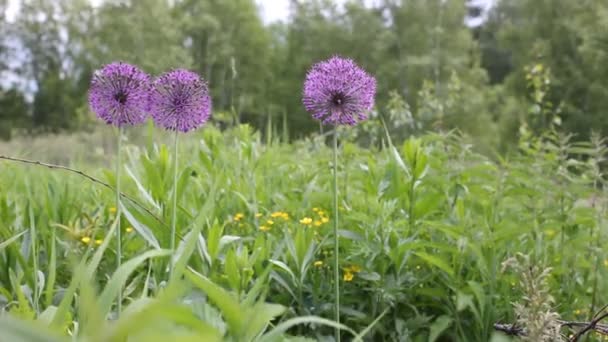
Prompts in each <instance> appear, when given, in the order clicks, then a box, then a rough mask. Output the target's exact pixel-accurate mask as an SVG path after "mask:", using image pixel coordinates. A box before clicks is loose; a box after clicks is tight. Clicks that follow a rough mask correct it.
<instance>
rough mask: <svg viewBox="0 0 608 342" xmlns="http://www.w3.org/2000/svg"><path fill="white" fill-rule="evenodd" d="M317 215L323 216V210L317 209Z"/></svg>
mask: <svg viewBox="0 0 608 342" xmlns="http://www.w3.org/2000/svg"><path fill="white" fill-rule="evenodd" d="M317 215H319V216H325V212H324V211H323V210H319V211H317Z"/></svg>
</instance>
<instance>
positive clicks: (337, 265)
mask: <svg viewBox="0 0 608 342" xmlns="http://www.w3.org/2000/svg"><path fill="white" fill-rule="evenodd" d="M333 147H334V163H333V169H334V220H333V221H334V262H335V263H334V283H335V284H334V286H335V287H336V288H335V290H336V293H335V295H336V298H335V305H336V306H335V315H336V318H335V320H336V323H338V324H340V241H339V236H338V126H337V125H336V126H334V146H333ZM335 335H336V341H337V342H340V329H338V328H336V332H335Z"/></svg>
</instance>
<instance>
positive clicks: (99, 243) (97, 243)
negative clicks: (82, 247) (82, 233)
mask: <svg viewBox="0 0 608 342" xmlns="http://www.w3.org/2000/svg"><path fill="white" fill-rule="evenodd" d="M102 242H103V240H102V239H97V240H95V244H96V245H97V246H99V245H101V243H102Z"/></svg>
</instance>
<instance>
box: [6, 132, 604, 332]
mask: <svg viewBox="0 0 608 342" xmlns="http://www.w3.org/2000/svg"><path fill="white" fill-rule="evenodd" d="M166 138H169V139H168V140H167V141H170V137H168V136H167V137H166ZM348 139H349V138H348V136H346V135H345V136H344V137H341V146H344V148H343V150H344V155H348V165H349V168H348V178H347V184H345V186H346V187H348V197H345V196H343V197H341V202H339V203H338V204H339V205H338V208H337V210H336V211H335V212H334V215H329V213H331V212H332V211H331V208H333V207H334V206H335V198H334V196H333V193H334V192H333V191H335V188H334V187H335V178H334V177H335V176H337V173H335V172H334V173H332V172H328V170H331V169H332V165H331V163H330V162H328V161H331V160H332V159H333V158H334V157H335V155H334V150H333V146H331V145H330V146H326V145H325V144H323V143H322V138H313V139H311V140H308V141H295V142H293V143H292V144H286V143H280V142H278V141H273V143H271V144H264V143H263V139H262V138H261V136H260V134H259V133H257V132H253V131H252V130H251V129H250V128H249V127H247V126H237V127H235V128H234V129H231V130H228V131H225V132H220V131H219V130H216V129H214V128H213V127H210V128H206V129H205V130H204V131H203V132H201V133H197V134H193V135H188V137H186V136H184V139H182V140H181V141H180V144H179V153H180V155H182V156H187V158H183V159H182V161H181V162H180V165H181V167H180V168H179V171H178V174H177V182H175V180H174V178H175V173H174V172H175V169H174V168H173V165H172V164H173V163H172V161H173V162H175V160H172V159H171V153H170V148H168V147H167V146H166V145H165V144H161V143H158V144H154V145H141V146H136V145H134V144H133V143H132V142H131V143H127V144H126V146H124V148H125V151H126V152H125V155H124V163H123V165H124V170H125V171H126V172H125V177H124V178H123V180H122V182H121V188H122V192H123V193H124V194H125V195H128V196H129V197H130V198H133V199H134V200H135V201H136V202H137V204H134V202H132V201H127V200H123V201H122V207H123V209H124V210H123V220H124V223H125V226H124V227H123V228H124V230H123V239H122V240H123V245H122V254H123V255H122V256H123V262H122V265H121V266H120V267H117V263H116V262H117V258H118V250H117V248H118V244H117V241H116V240H114V239H112V238H111V237H112V234H114V233H115V231H116V229H118V227H117V221H116V220H115V214H113V213H112V212H111V211H110V207H112V206H114V202H115V201H116V199H115V198H114V196H115V193H114V192H113V191H112V190H111V189H108V188H106V187H104V186H102V185H100V184H99V183H96V182H92V181H91V180H90V179H87V178H85V177H82V176H81V175H78V174H75V173H73V172H66V171H65V170H53V169H47V168H42V167H39V166H36V165H25V164H21V163H15V162H7V161H0V163H1V164H0V165H1V167H2V171H3V172H2V174H0V189H1V191H2V196H1V197H0V241H1V242H0V306H2V308H3V312H4V314H2V316H3V317H2V318H1V319H0V340H10V341H19V340H21V341H65V340H68V339H72V340H85V339H86V340H100V341H101V340H105V341H108V340H112V341H123V340H126V339H128V340H129V341H132V340H134V341H137V340H142V341H143V340H148V339H152V340H155V339H157V340H166V339H171V340H184V341H190V340H206V341H220V340H233V341H251V340H261V341H275V340H281V339H283V338H285V339H287V338H293V336H294V335H299V336H305V337H308V338H311V339H314V340H318V339H323V338H329V339H331V338H332V337H331V336H332V335H333V332H334V331H333V330H334V329H335V328H339V329H340V331H341V336H342V337H343V338H345V339H349V340H351V339H360V338H363V339H366V340H373V341H394V340H414V341H427V340H428V341H438V340H454V341H490V340H492V339H495V341H498V338H499V337H498V336H499V335H498V334H497V333H495V332H494V326H493V324H494V323H495V322H516V321H517V318H516V317H515V316H514V309H513V305H512V303H518V302H519V303H521V302H525V301H524V300H522V298H523V297H524V295H525V293H524V292H522V291H525V290H524V289H522V288H520V287H519V285H518V284H519V275H518V274H517V272H509V271H504V270H502V269H501V264H502V263H503V262H504V261H505V260H508V259H510V258H512V257H514V256H516V255H519V253H522V254H526V255H528V256H529V260H531V262H533V263H536V264H538V265H543V266H544V267H546V269H551V272H550V273H547V274H546V275H543V281H545V282H546V289H544V290H543V291H547V293H550V294H551V296H552V298H553V301H552V303H554V305H555V307H554V308H553V310H554V311H555V312H556V313H558V314H559V316H560V317H561V318H562V319H571V320H578V319H581V320H582V319H585V318H586V317H588V316H589V315H592V314H593V313H591V312H590V311H591V310H590V309H591V308H597V307H598V304H600V303H605V302H606V301H607V300H608V298H606V295H605V293H606V290H607V288H606V282H605V281H604V279H603V276H602V275H603V274H605V268H606V267H607V266H606V265H608V262H607V261H606V260H605V259H604V258H605V257H604V254H603V253H602V251H601V248H597V247H598V246H600V245H599V242H598V241H600V240H599V239H598V237H600V236H605V231H604V230H605V227H604V224H603V223H604V222H606V219H605V215H606V211H605V210H603V209H601V208H602V207H601V206H598V205H596V204H595V203H599V202H596V201H600V202H601V203H603V201H604V199H603V195H602V192H601V191H599V190H598V189H601V187H600V186H599V185H597V184H596V186H594V182H593V179H597V180H601V181H602V182H603V177H604V176H603V173H601V169H602V167H603V166H602V165H603V164H602V163H603V162H602V160H603V159H602V158H600V157H598V156H597V155H595V156H594V154H593V153H596V152H597V150H594V149H593V148H591V146H592V144H591V143H573V142H572V143H568V144H564V143H562V142H560V139H559V138H558V136H557V135H555V134H554V133H551V132H549V133H547V134H546V135H544V136H542V137H536V138H529V139H527V140H522V142H521V145H520V149H519V150H518V151H517V152H516V153H512V154H510V155H508V156H505V157H504V158H489V157H486V156H483V155H480V154H478V153H476V152H474V150H473V148H471V146H470V145H469V144H468V143H467V139H466V137H462V136H460V135H458V134H456V133H445V134H428V135H423V136H419V137H417V138H412V139H408V140H407V141H405V142H403V143H400V142H399V143H398V142H390V143H389V142H388V141H387V140H385V143H384V144H379V146H380V147H370V148H360V147H357V146H356V144H354V142H353V141H349V140H348ZM132 141H133V140H132ZM140 141H145V139H142V140H140ZM596 145H598V144H596ZM602 145H603V144H599V145H598V146H602ZM72 148H74V147H72ZM83 149H85V150H88V149H90V147H89V146H84V147H83ZM16 151H19V150H16ZM75 153H76V154H77V153H78V152H77V151H75ZM596 154H597V153H596ZM564 156H567V157H564ZM40 159H41V160H43V161H44V159H43V156H41V158H40ZM106 162H107V161H103V162H99V164H97V162H95V161H87V162H83V161H80V162H69V161H68V163H70V164H72V165H75V166H78V167H81V168H82V169H83V171H84V172H86V173H88V174H91V175H92V176H94V177H97V178H99V179H100V180H103V181H105V182H106V183H107V184H112V183H113V181H114V180H115V176H116V175H115V173H116V172H115V171H112V170H109V169H106V168H104V167H100V165H103V163H106ZM333 166H337V164H335V162H334V164H333ZM598 170H599V171H598ZM593 175H595V176H593ZM594 177H595V178H594ZM332 189H333V191H332ZM175 194H179V197H178V196H176V195H175ZM598 194H599V195H598ZM174 200H179V206H178V209H179V210H173V211H172V210H163V208H168V207H170V206H171V205H172V201H174ZM142 207H143V208H145V209H146V210H144V209H142ZM175 213H177V215H178V216H177V222H180V225H179V229H178V230H177V231H176V234H175V245H176V246H175V251H174V253H173V255H172V256H171V257H169V256H170V254H171V252H170V251H169V250H165V249H162V247H163V246H171V241H172V236H173V234H172V230H171V222H172V221H173V218H172V217H173V215H174V214H175ZM338 214H339V215H340V221H339V224H340V225H339V227H340V229H339V232H338V235H339V236H340V239H341V241H340V245H339V250H338V252H336V249H335V245H334V243H335V242H336V241H335V239H337V237H338V235H336V234H335V231H334V229H333V228H332V225H333V224H334V223H336V224H337V221H334V222H331V221H332V219H335V218H337V216H338ZM331 216H335V217H331ZM32 228H35V230H34V229H32ZM590 232H592V233H590ZM600 234H601V235H600ZM332 237H334V239H332ZM32 246H33V248H31V247H32ZM600 247H601V246H600ZM30 248H31V249H30ZM28 250H29V253H28V252H27V251H28ZM34 252H35V253H34ZM338 253H339V254H338ZM587 253H589V255H590V256H591V257H581V255H585V256H586V255H587ZM332 261H337V262H338V265H337V266H338V268H336V267H335V266H336V265H335V264H334V265H332ZM170 265H172V266H171V267H173V271H172V275H171V276H170V277H169V279H167V276H166V272H165V270H166V269H167V267H169V266H170ZM335 270H339V271H341V273H340V274H338V277H339V279H338V280H339V282H336V279H335V276H336V274H335V273H334V272H335ZM563 279H566V281H563ZM337 284H339V285H340V287H339V293H336V292H334V291H332V290H333V285H337ZM120 289H124V298H123V299H124V305H125V307H124V308H123V310H122V314H121V316H120V318H118V317H117V314H118V312H117V311H116V308H117V303H116V298H117V296H118V293H120V292H121V290H120ZM39 298H42V299H43V300H39ZM338 300H339V302H340V313H341V322H340V323H338V322H337V320H336V319H335V318H334V317H333V316H332V313H333V312H334V310H335V308H334V306H333V303H336V302H338ZM594 303H595V305H593V304H594ZM243 322H245V323H246V324H245V323H243ZM30 323H31V324H33V325H31V326H30ZM32 326H35V327H36V328H35V329H34V328H32ZM42 331H44V332H42ZM563 332H564V333H567V331H566V328H564V329H563ZM69 336H71V337H69ZM593 338H594V337H592V338H591V340H593Z"/></svg>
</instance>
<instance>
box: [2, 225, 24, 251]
mask: <svg viewBox="0 0 608 342" xmlns="http://www.w3.org/2000/svg"><path fill="white" fill-rule="evenodd" d="M26 232H27V230H24V231H22V232H20V233H17V234H15V235H14V236H12V237H10V238H8V239H6V240H5V241H2V242H0V251H2V250H4V249H5V248H6V247H7V246H8V245H10V244H11V243H13V242H15V241H17V240H19V238H20V237H21V236H23V234H25V233H26Z"/></svg>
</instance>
